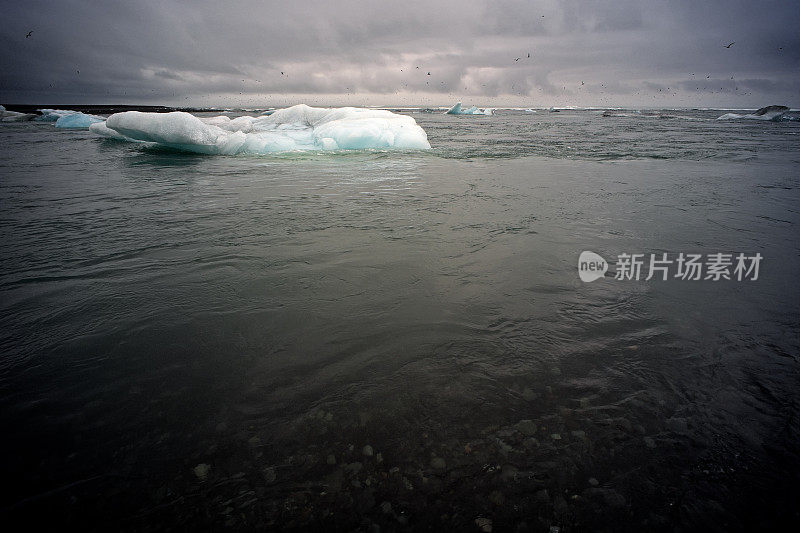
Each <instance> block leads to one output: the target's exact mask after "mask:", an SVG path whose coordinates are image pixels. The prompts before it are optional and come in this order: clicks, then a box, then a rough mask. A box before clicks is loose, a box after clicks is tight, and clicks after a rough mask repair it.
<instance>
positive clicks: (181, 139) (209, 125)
mask: <svg viewBox="0 0 800 533" xmlns="http://www.w3.org/2000/svg"><path fill="white" fill-rule="evenodd" d="M104 124H105V128H103V127H101V126H99V125H94V126H91V127H90V130H91V131H92V132H94V133H97V134H99V135H104V136H107V137H115V138H129V139H134V140H137V141H145V142H154V143H158V144H160V145H163V146H169V147H172V148H176V149H178V150H185V151H188V152H196V153H201V154H213V155H216V154H224V155H233V154H239V153H252V154H260V153H270V152H286V151H299V150H361V149H371V148H376V149H408V150H412V149H428V148H430V147H431V146H430V143H429V142H428V137H427V134H426V133H425V131H424V130H423V129H422V128H421V127H420V126H419V125H417V123H416V121H415V120H414V119H413V118H412V117H409V116H406V115H398V114H395V113H392V112H390V111H383V110H373V109H361V108H353V107H342V108H315V107H309V106H307V105H304V104H300V105H296V106H292V107H289V108H286V109H279V110H277V111H275V112H274V113H272V114H271V115H267V116H263V115H262V116H258V117H250V116H243V117H238V118H235V119H231V118H229V117H226V116H217V117H210V118H202V119H201V118H198V117H196V116H194V115H191V114H189V113H184V112H181V111H175V112H172V113H142V112H139V111H126V112H124V113H116V114H114V115H111V116H110V117H108V119H107V120H106V122H105V123H104ZM106 130H108V131H106ZM111 131H113V132H116V133H117V134H118V135H119V136H120V137H116V136H114V135H111V134H110V132H111Z"/></svg>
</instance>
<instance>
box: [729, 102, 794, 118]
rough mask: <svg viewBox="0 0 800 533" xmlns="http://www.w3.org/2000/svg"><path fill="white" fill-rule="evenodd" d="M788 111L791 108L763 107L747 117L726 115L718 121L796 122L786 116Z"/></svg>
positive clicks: (778, 106) (733, 114)
mask: <svg viewBox="0 0 800 533" xmlns="http://www.w3.org/2000/svg"><path fill="white" fill-rule="evenodd" d="M787 111H789V108H788V107H786V106H783V105H769V106H767V107H762V108H761V109H759V110H758V111H756V112H754V113H749V114H747V115H740V114H738V113H725V114H724V115H722V116H721V117H717V120H738V119H750V120H768V121H770V122H779V121H781V120H794V118H793V117H791V116H790V115H787V114H786V112H787Z"/></svg>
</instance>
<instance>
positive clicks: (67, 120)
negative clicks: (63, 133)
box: [56, 112, 103, 129]
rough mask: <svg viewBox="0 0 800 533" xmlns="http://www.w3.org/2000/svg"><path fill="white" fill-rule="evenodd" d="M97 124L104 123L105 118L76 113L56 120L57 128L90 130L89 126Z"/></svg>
mask: <svg viewBox="0 0 800 533" xmlns="http://www.w3.org/2000/svg"><path fill="white" fill-rule="evenodd" d="M97 122H103V118H102V117H96V116H94V115H87V114H85V113H80V112H75V113H72V114H69V115H63V116H61V117H59V118H58V120H56V128H69V129H89V126H91V125H92V124H95V123H97Z"/></svg>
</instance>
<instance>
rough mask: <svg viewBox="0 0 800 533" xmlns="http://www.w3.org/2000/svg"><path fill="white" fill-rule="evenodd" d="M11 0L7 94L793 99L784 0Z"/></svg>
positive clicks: (35, 98)
mask: <svg viewBox="0 0 800 533" xmlns="http://www.w3.org/2000/svg"><path fill="white" fill-rule="evenodd" d="M3 4H5V5H4V6H3V19H4V22H5V23H4V24H3V25H2V29H0V49H2V50H3V51H4V52H3V53H2V55H0V69H2V72H3V75H2V77H1V78H0V100H1V101H3V102H7V103H25V102H31V103H34V102H36V103H45V102H53V103H55V102H60V103H88V102H97V103H101V102H117V103H127V102H131V103H164V104H177V105H225V106H230V105H252V106H264V105H270V104H271V105H283V104H286V103H296V102H297V101H298V100H304V101H312V102H318V103H323V102H326V103H331V104H336V103H361V104H393V105H400V104H424V105H434V104H435V105H440V104H448V103H451V102H452V101H454V100H464V101H465V103H467V102H469V103H476V104H481V105H521V106H531V105H543V106H547V105H570V104H571V105H603V106H625V105H636V106H640V105H649V106H661V105H664V106H670V105H683V106H718V107H724V106H728V107H758V106H760V105H765V104H768V103H781V104H787V105H794V106H798V105H800V102H799V101H798V100H800V77H799V76H798V74H797V72H800V68H799V67H800V34H799V33H798V32H797V30H796V28H797V27H798V24H800V9H798V8H797V6H796V4H795V3H794V2H791V1H784V2H779V1H773V2H758V3H756V2H731V1H728V2H723V1H706V2H702V3H696V2H688V1H687V2H683V1H677V2H663V1H658V0H638V1H631V0H606V1H603V0H596V1H587V0H562V1H556V0H551V1H543V2H531V1H524V0H499V1H494V2H489V1H473V0H461V1H457V2H456V1H435V0H434V1H430V0H428V1H425V2H422V1H416V0H410V1H406V2H382V1H381V2H379V1H352V0H343V1H337V2H318V1H315V0H310V1H305V2H293V3H288V2H283V1H280V2H249V1H241V2H218V1H194V2H179V1H176V2H170V3H163V2H93V1H82V0H74V1H63V2H37V1H28V2H3ZM698 4H700V5H698ZM28 32H32V33H31V34H30V36H29V37H26V35H27V34H28ZM732 42H733V43H734V44H733V45H731V46H730V47H729V48H726V47H725V45H728V44H729V43H732ZM529 55H530V57H529ZM429 73H430V74H429Z"/></svg>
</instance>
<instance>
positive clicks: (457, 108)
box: [445, 102, 492, 115]
mask: <svg viewBox="0 0 800 533" xmlns="http://www.w3.org/2000/svg"><path fill="white" fill-rule="evenodd" d="M491 114H492V108H490V107H487V108H486V109H478V108H477V107H475V106H472V107H470V108H469V109H462V108H461V102H458V103H457V104H456V105H454V106H453V107H451V108H450V109H448V110H447V112H445V115H491Z"/></svg>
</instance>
